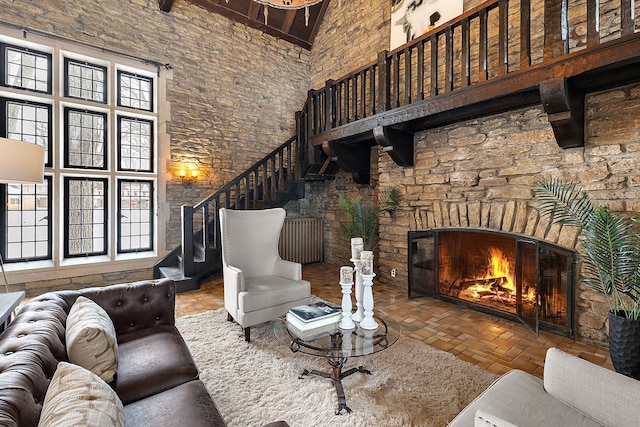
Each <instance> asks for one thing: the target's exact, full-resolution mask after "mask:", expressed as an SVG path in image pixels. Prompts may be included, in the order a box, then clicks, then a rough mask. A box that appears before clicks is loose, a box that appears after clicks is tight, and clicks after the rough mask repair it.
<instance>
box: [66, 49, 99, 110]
mask: <svg viewBox="0 0 640 427" xmlns="http://www.w3.org/2000/svg"><path fill="white" fill-rule="evenodd" d="M65 66H66V76H67V83H66V87H65V96H69V97H72V98H81V99H87V100H90V101H96V102H101V103H103V104H106V102H107V85H106V74H107V69H106V68H105V67H99V66H97V65H92V64H87V63H81V62H76V61H72V60H70V59H66V60H65Z"/></svg>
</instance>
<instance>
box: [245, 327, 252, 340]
mask: <svg viewBox="0 0 640 427" xmlns="http://www.w3.org/2000/svg"><path fill="white" fill-rule="evenodd" d="M250 337H251V327H247V328H244V340H245V341H246V342H249V341H250Z"/></svg>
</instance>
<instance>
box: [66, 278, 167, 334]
mask: <svg viewBox="0 0 640 427" xmlns="http://www.w3.org/2000/svg"><path fill="white" fill-rule="evenodd" d="M57 294H59V295H61V296H62V297H63V298H64V299H65V300H67V302H68V303H69V305H73V303H74V302H75V300H76V298H77V297H78V296H80V295H82V296H85V297H87V298H89V299H91V300H93V301H95V302H96V303H97V304H98V305H100V306H101V307H102V308H104V309H105V311H106V312H107V314H109V317H111V321H112V322H113V325H114V327H115V329H116V334H117V335H121V334H128V333H131V332H136V331H139V330H142V329H146V328H151V327H154V326H159V325H174V324H175V304H176V295H175V283H174V282H173V280H171V279H158V280H145V281H141V282H134V283H126V284H119V285H111V286H105V287H101V288H87V289H82V290H79V291H61V292H57Z"/></svg>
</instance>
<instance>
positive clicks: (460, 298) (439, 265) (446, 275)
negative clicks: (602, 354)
mask: <svg viewBox="0 0 640 427" xmlns="http://www.w3.org/2000/svg"><path fill="white" fill-rule="evenodd" d="M408 239H409V242H408V243H409V263H408V264H409V265H408V269H409V289H408V290H409V297H410V298H414V297H419V296H430V297H436V298H440V299H442V300H445V301H450V302H453V303H456V304H459V305H462V306H465V307H469V308H473V309H476V310H479V311H483V312H487V313H491V314H494V315H499V316H501V317H505V318H508V319H512V320H518V321H520V322H522V323H524V324H525V325H527V326H528V327H530V328H531V330H533V331H534V332H536V333H537V332H538V331H539V330H541V329H542V330H548V331H551V332H554V333H557V334H560V335H565V336H571V337H573V335H574V318H575V315H574V313H575V292H574V290H575V286H574V281H575V271H576V268H575V252H574V251H572V250H568V249H566V248H562V247H560V246H557V245H553V244H550V243H547V242H544V241H540V240H537V239H533V238H530V237H526V236H520V235H517V234H511V233H504V232H498V231H490V230H484V229H470V228H444V229H432V230H427V231H410V232H409V234H408Z"/></svg>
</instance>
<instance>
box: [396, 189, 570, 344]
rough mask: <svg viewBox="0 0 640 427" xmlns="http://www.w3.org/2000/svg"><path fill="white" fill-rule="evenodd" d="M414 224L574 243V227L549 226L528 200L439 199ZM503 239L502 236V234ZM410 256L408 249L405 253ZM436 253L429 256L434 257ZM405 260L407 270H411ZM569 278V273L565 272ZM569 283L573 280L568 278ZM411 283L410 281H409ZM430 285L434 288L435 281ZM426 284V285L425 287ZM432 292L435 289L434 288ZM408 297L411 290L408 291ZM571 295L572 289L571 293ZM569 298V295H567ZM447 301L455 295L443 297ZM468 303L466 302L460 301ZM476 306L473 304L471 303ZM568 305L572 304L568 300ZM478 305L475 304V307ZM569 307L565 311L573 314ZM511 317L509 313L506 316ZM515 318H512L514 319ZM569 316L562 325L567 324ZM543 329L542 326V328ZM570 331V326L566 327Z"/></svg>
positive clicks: (418, 213)
mask: <svg viewBox="0 0 640 427" xmlns="http://www.w3.org/2000/svg"><path fill="white" fill-rule="evenodd" d="M415 215H416V224H423V225H424V230H432V229H433V230H435V229H437V230H439V231H446V230H447V229H451V230H456V231H461V230H462V231H464V230H465V229H468V230H469V231H474V232H478V231H483V230H484V231H488V232H501V233H502V234H501V235H502V236H509V237H511V238H514V243H515V238H518V237H525V238H526V239H535V240H538V241H543V242H547V243H553V244H556V245H558V246H561V247H563V248H565V249H568V250H570V251H574V250H575V248H576V245H577V229H576V228H575V227H569V226H565V227H563V226H556V225H554V226H549V222H548V221H547V220H546V219H545V218H542V217H541V216H540V214H539V212H538V210H537V209H536V208H535V207H533V206H531V205H530V204H529V203H527V202H524V201H520V202H516V201H508V202H497V201H473V202H440V201H436V202H434V203H433V209H432V210H417V211H416V212H415ZM503 238H504V237H503ZM409 255H410V256H411V252H410V253H409ZM436 256H437V255H435V254H434V255H432V257H436ZM412 262H413V260H409V262H408V264H409V265H408V266H407V269H408V270H409V271H411V270H412V266H411V265H410V264H411V263H412ZM569 275H570V276H571V277H573V274H569ZM410 280H412V279H410ZM571 282H573V280H571ZM410 286H411V284H410ZM414 286H418V287H423V289H424V286H425V285H424V284H422V283H414ZM433 286H435V287H438V285H437V284H436V283H434V284H433ZM571 286H574V283H571ZM427 287H428V286H427ZM433 292H437V291H436V290H435V289H434V290H433ZM409 294H410V296H411V292H409ZM571 294H573V292H571ZM567 298H571V295H567ZM446 299H447V300H450V301H451V300H457V298H450V297H446ZM463 305H465V306H468V303H463ZM472 305H474V306H476V304H472ZM569 305H572V304H571V303H570V301H569ZM478 307H479V306H478ZM572 311H573V310H572V309H570V310H569V311H568V312H567V313H566V314H568V315H569V317H573V315H572ZM509 317H513V316H509ZM514 320H515V318H514ZM571 324H572V322H571V320H570V319H569V320H568V323H567V324H565V326H564V327H567V326H569V325H571ZM564 327H563V326H561V327H557V328H555V329H557V333H559V334H561V335H565V334H566V333H567V331H568V330H563V328H564ZM543 329H545V328H543ZM569 330H570V329H569Z"/></svg>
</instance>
